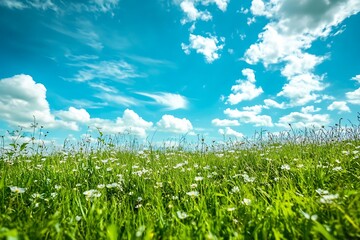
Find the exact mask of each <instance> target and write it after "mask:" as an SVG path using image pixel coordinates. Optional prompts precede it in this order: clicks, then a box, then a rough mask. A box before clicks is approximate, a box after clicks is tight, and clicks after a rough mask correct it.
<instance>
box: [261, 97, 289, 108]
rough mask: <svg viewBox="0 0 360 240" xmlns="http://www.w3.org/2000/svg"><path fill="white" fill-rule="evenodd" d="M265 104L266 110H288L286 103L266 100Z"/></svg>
mask: <svg viewBox="0 0 360 240" xmlns="http://www.w3.org/2000/svg"><path fill="white" fill-rule="evenodd" d="M264 104H265V106H264V108H280V109H284V108H286V104H285V103H284V102H282V103H278V102H276V101H275V100H272V99H265V100H264Z"/></svg>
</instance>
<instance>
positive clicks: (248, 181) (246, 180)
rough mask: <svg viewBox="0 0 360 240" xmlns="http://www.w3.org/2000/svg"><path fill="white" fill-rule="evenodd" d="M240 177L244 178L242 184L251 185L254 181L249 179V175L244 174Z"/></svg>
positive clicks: (252, 178)
mask: <svg viewBox="0 0 360 240" xmlns="http://www.w3.org/2000/svg"><path fill="white" fill-rule="evenodd" d="M242 176H243V178H244V182H246V183H252V182H254V181H255V178H254V177H249V175H247V174H246V173H244V174H243V175H242Z"/></svg>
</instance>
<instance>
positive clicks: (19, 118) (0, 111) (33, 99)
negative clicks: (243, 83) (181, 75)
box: [0, 74, 193, 137]
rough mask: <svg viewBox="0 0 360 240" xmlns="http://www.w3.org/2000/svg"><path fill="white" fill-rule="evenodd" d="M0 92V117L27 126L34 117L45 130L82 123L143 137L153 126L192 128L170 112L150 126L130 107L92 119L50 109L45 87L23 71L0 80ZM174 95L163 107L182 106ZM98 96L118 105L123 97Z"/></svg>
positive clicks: (75, 110) (185, 130)
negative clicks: (117, 114) (112, 116)
mask: <svg viewBox="0 0 360 240" xmlns="http://www.w3.org/2000/svg"><path fill="white" fill-rule="evenodd" d="M104 94H105V93H104ZM107 94H108V93H107ZM0 95H1V96H2V97H1V98H0V119H2V120H3V121H5V122H7V123H9V124H10V125H13V126H14V125H15V126H16V125H21V126H24V127H28V126H29V125H30V123H32V122H33V117H35V118H36V121H37V122H38V123H39V124H40V125H43V126H45V127H46V128H48V129H51V128H53V129H54V128H62V129H69V130H73V131H79V130H80V128H81V126H84V125H85V126H92V127H96V128H100V129H101V131H103V132H104V133H124V132H129V133H131V134H133V135H136V136H139V137H146V135H147V132H148V131H150V130H154V129H159V130H160V131H164V132H169V133H176V134H186V133H188V132H191V131H192V129H193V126H192V124H191V122H190V121H189V120H188V119H186V118H182V119H180V118H176V117H174V116H172V115H164V116H162V118H161V119H160V120H159V121H158V122H157V123H156V128H154V124H153V123H152V122H149V121H146V120H144V119H143V118H141V117H140V116H139V115H138V114H137V113H135V112H134V111H133V110H130V109H126V110H125V111H124V113H123V115H122V116H121V117H118V118H116V119H115V120H109V119H101V118H92V117H91V116H90V114H89V112H87V111H86V110H85V109H83V108H80V109H79V108H75V107H72V106H71V107H69V108H68V110H59V111H54V112H51V110H50V106H49V103H48V101H47V99H46V88H45V86H44V85H43V84H40V83H36V82H35V81H34V80H33V79H32V77H31V76H29V75H24V74H22V75H16V76H13V77H11V78H4V79H1V80H0ZM174 96H175V99H181V101H180V103H166V104H167V106H168V107H172V108H177V107H183V105H184V102H182V101H185V99H183V98H181V96H180V95H174ZM174 96H172V95H167V94H166V93H164V94H163V97H164V98H165V100H166V99H167V100H169V101H171V99H172V97H174ZM99 97H103V98H107V99H108V100H113V101H119V104H120V103H122V101H124V99H116V96H111V95H102V96H99ZM158 100H159V99H158ZM185 102H186V101H185ZM163 104H165V103H163ZM166 104H165V105H166ZM15 109H16V110H15Z"/></svg>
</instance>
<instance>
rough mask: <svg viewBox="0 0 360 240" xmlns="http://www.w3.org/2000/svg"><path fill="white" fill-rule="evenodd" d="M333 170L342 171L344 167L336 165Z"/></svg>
mask: <svg viewBox="0 0 360 240" xmlns="http://www.w3.org/2000/svg"><path fill="white" fill-rule="evenodd" d="M332 170H333V171H341V170H342V167H340V166H339V167H334V168H333V169H332Z"/></svg>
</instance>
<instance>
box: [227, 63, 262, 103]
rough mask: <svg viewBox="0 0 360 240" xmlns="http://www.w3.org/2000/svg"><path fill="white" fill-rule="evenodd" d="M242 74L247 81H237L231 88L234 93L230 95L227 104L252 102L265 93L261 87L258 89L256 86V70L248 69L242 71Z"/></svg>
mask: <svg viewBox="0 0 360 240" xmlns="http://www.w3.org/2000/svg"><path fill="white" fill-rule="evenodd" d="M242 74H243V75H244V76H245V77H246V78H247V79H246V80H237V81H236V83H237V84H236V85H233V86H232V87H231V91H232V92H233V93H231V94H230V95H229V97H228V99H227V101H226V103H229V104H231V105H234V104H238V103H239V102H242V101H245V100H252V99H254V98H256V97H257V96H259V95H260V94H261V93H263V92H264V91H263V90H262V88H261V87H259V88H257V87H256V86H255V82H256V79H255V73H254V70H252V69H249V68H246V69H243V70H242Z"/></svg>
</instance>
